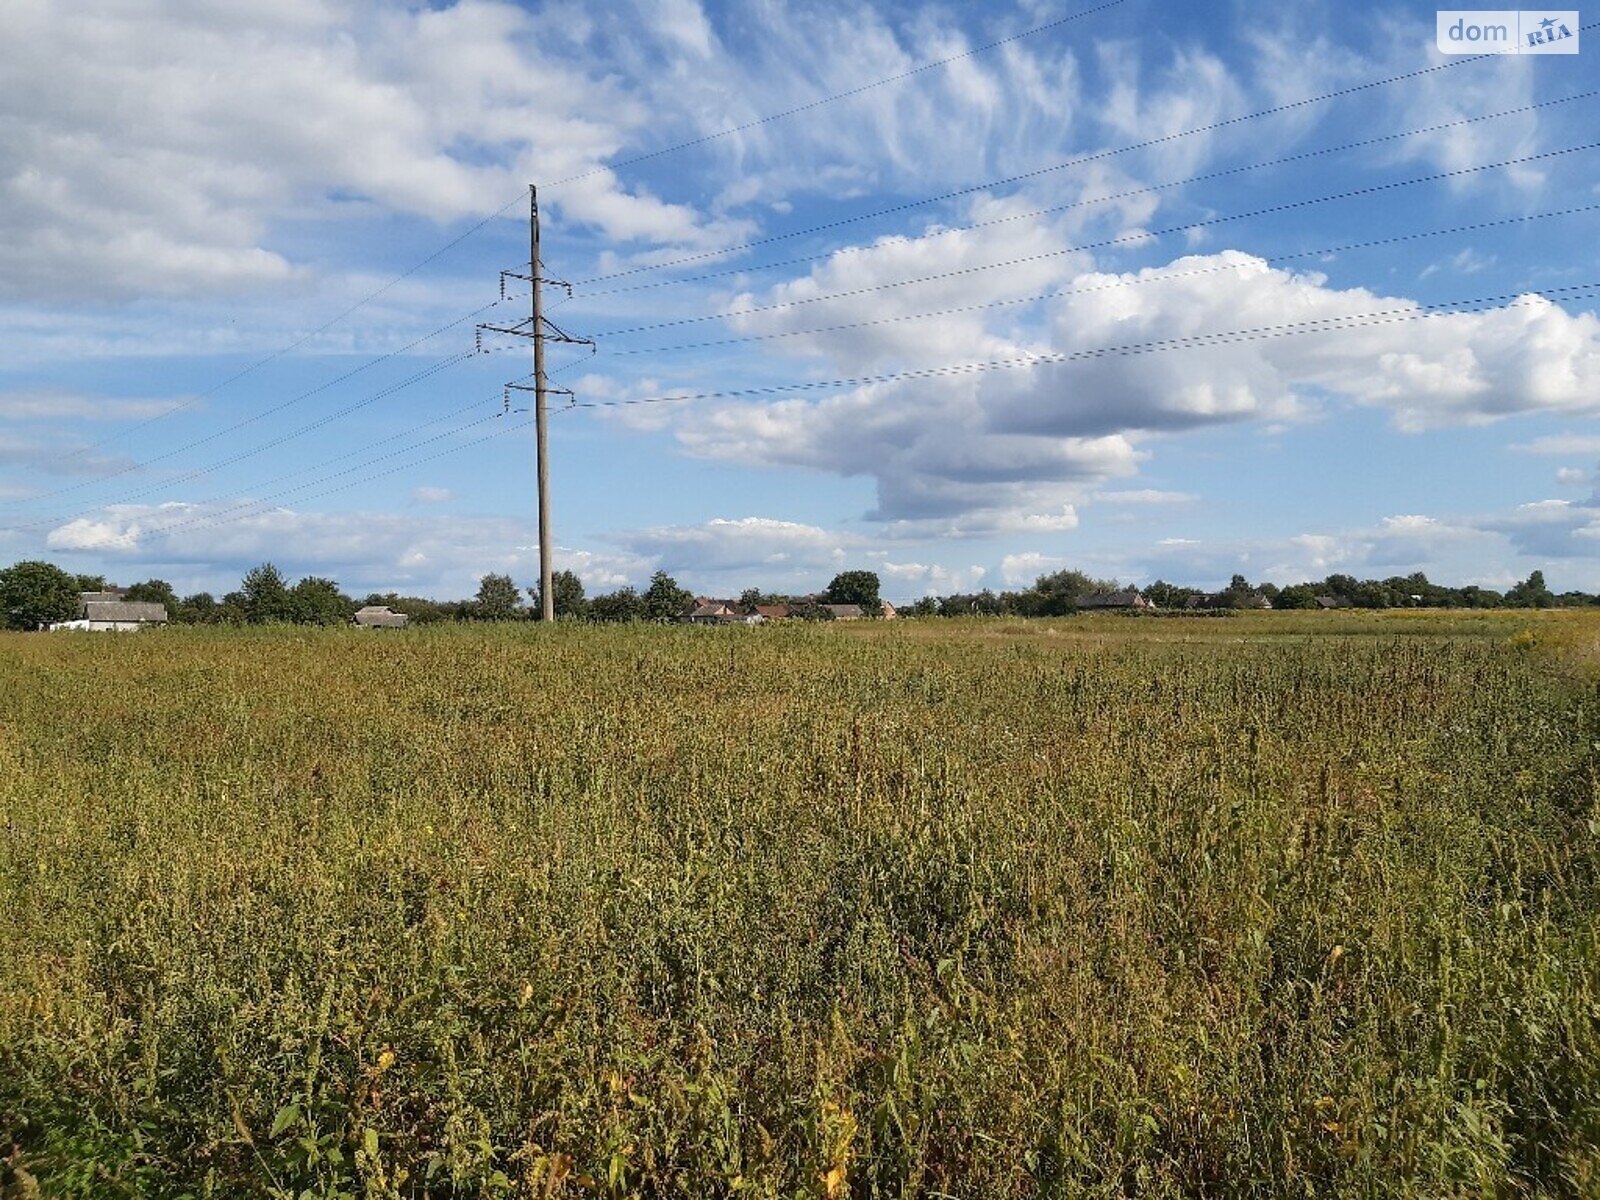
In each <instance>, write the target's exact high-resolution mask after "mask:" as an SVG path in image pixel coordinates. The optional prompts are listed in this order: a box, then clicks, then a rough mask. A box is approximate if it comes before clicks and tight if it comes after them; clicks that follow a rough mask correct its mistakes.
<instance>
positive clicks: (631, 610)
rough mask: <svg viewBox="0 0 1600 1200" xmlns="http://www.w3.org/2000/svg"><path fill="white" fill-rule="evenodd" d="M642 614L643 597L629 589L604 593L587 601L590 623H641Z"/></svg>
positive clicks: (643, 608)
mask: <svg viewBox="0 0 1600 1200" xmlns="http://www.w3.org/2000/svg"><path fill="white" fill-rule="evenodd" d="M644 614H645V607H644V597H643V596H641V595H639V593H638V592H636V591H634V590H633V588H631V587H624V588H618V589H617V590H616V591H614V592H604V593H602V594H601V595H598V596H596V597H595V598H594V599H593V600H591V601H589V619H590V620H591V621H608V622H622V621H642V620H644Z"/></svg>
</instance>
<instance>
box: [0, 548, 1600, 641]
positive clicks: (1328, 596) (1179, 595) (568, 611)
mask: <svg viewBox="0 0 1600 1200" xmlns="http://www.w3.org/2000/svg"><path fill="white" fill-rule="evenodd" d="M106 587H107V583H106V580H105V577H104V576H101V575H76V574H72V573H71V572H68V571H64V570H62V569H61V568H60V567H57V566H55V565H54V564H52V563H48V562H41V561H29V562H19V563H15V564H13V565H12V566H10V567H7V568H5V569H3V570H0V623H3V625H4V627H5V628H8V629H40V628H43V627H45V626H47V625H49V624H52V623H54V622H57V621H70V620H72V619H73V618H74V617H76V616H77V615H78V609H79V594H80V593H82V592H90V591H101V590H104V589H106ZM879 589H880V582H879V579H878V576H877V574H876V573H875V572H872V571H843V572H841V573H839V574H838V575H836V576H834V578H833V580H832V582H830V583H829V584H828V586H827V588H825V589H824V590H823V591H821V592H820V593H814V594H808V595H803V596H795V595H785V594H782V593H776V592H763V591H761V590H760V589H758V588H749V589H746V590H745V591H744V592H742V593H741V594H740V596H739V598H738V600H737V601H736V602H735V603H736V604H737V605H738V606H740V607H741V608H742V609H743V610H744V611H747V612H751V611H754V609H755V606H757V605H765V604H786V605H788V606H789V613H790V615H791V616H794V617H798V618H801V619H806V618H812V619H823V618H825V617H826V616H827V615H828V613H827V610H826V609H825V608H824V607H823V605H826V604H855V605H859V606H860V607H861V609H862V611H863V612H864V614H865V615H867V616H877V615H880V614H881V612H882V599H881V597H880V594H879ZM122 590H123V592H124V599H127V600H137V601H149V602H154V603H157V604H160V605H162V606H163V607H165V609H166V611H167V619H168V620H169V621H171V622H173V623H175V624H180V625H261V624H295V625H345V624H348V623H349V622H350V620H351V618H352V617H353V616H354V614H355V611H356V609H357V608H358V607H360V606H362V605H364V604H381V605H386V606H388V607H389V608H391V609H393V610H394V611H395V612H401V613H405V614H406V615H407V616H408V617H410V618H411V620H413V621H415V622H418V623H428V622H433V621H520V620H537V619H538V614H539V611H540V609H541V605H540V597H539V589H538V586H537V585H535V586H531V587H526V588H524V587H520V586H519V585H518V584H517V582H516V581H515V580H514V579H513V578H512V577H511V576H510V575H504V574H489V575H485V576H483V577H482V578H481V579H480V580H479V583H478V590H477V593H476V594H475V595H474V596H472V597H471V598H470V599H465V600H434V599H430V598H428V597H425V596H405V595H401V594H399V593H397V592H371V593H368V594H367V595H366V596H365V597H364V598H362V599H359V600H358V599H356V598H355V597H352V596H349V595H347V594H345V592H344V591H342V590H341V589H340V587H339V585H338V583H336V582H335V581H334V580H332V579H328V578H324V577H322V576H319V575H307V576H305V577H304V578H302V579H300V580H298V581H297V582H295V583H292V584H291V583H290V582H289V580H288V579H287V578H286V577H285V576H284V574H283V572H282V571H280V570H279V569H278V568H277V567H276V566H274V565H273V564H272V563H270V562H267V563H262V564H261V565H260V566H258V567H253V568H251V569H250V570H249V571H247V572H245V575H244V577H243V579H241V580H240V582H239V587H238V588H237V589H236V590H235V591H231V592H227V593H225V594H224V595H222V596H220V597H219V596H215V595H213V594H212V593H210V592H195V593H193V594H191V595H187V596H179V595H178V594H177V592H176V591H175V590H174V589H173V587H172V585H171V584H169V583H167V582H166V581H165V580H162V579H146V580H143V581H141V582H139V583H135V584H132V585H130V586H129V587H127V588H125V589H122ZM1120 590H1122V589H1121V588H1120V587H1119V585H1118V583H1117V581H1116V580H1115V579H1095V578H1092V577H1091V576H1089V575H1086V574H1084V573H1083V572H1081V571H1075V570H1063V571H1053V572H1049V573H1047V574H1044V575H1040V576H1039V577H1038V579H1036V580H1035V581H1034V583H1033V584H1032V585H1031V586H1030V587H1027V588H1022V589H1019V590H1015V591H1001V592H995V591H992V590H990V589H985V590H983V591H979V592H958V593H953V594H951V595H948V596H924V597H923V598H922V599H920V600H918V601H916V602H915V603H914V604H912V605H910V606H909V607H908V608H907V609H906V610H904V612H903V614H902V615H905V616H916V617H956V616H974V615H978V616H1020V617H1052V616H1065V615H1068V614H1071V613H1074V612H1076V611H1078V608H1079V605H1080V603H1081V602H1082V601H1084V600H1085V599H1086V598H1088V597H1091V596H1104V595H1109V594H1112V593H1116V592H1118V591H1120ZM1129 590H1137V592H1138V594H1139V595H1141V596H1142V597H1143V598H1144V599H1145V600H1147V601H1149V602H1150V603H1151V604H1153V605H1155V606H1156V607H1158V608H1164V609H1182V608H1186V607H1191V606H1194V605H1196V604H1198V605H1199V606H1201V607H1204V608H1207V609H1214V610H1226V609H1230V608H1232V609H1243V608H1260V607H1264V606H1265V605H1266V604H1270V605H1271V607H1273V608H1290V609H1295V608H1318V607H1323V606H1325V605H1328V604H1332V605H1335V606H1338V607H1351V608H1371V609H1377V608H1555V607H1574V606H1581V605H1593V604H1600V596H1595V595H1592V594H1590V593H1588V592H1581V591H1568V592H1560V593H1556V592H1552V591H1551V590H1550V589H1549V588H1548V587H1547V586H1546V585H1545V580H1544V573H1543V572H1542V571H1534V572H1533V573H1532V574H1531V575H1529V576H1528V578H1527V579H1525V580H1523V581H1522V582H1521V583H1518V584H1516V585H1515V586H1514V587H1511V588H1509V589H1507V590H1506V591H1504V592H1499V591H1495V590H1493V589H1491V588H1483V587H1478V586H1476V585H1471V586H1467V587H1446V586H1443V585H1441V584H1436V583H1433V582H1431V581H1430V580H1429V579H1428V577H1427V576H1426V575H1424V574H1423V573H1422V572H1420V571H1418V572H1415V573H1413V574H1411V575H1404V576H1392V577H1390V578H1388V579H1356V578H1355V577H1354V576H1351V575H1338V574H1335V575H1329V576H1328V577H1327V578H1325V579H1322V580H1320V581H1314V582H1304V583H1296V584H1290V585H1286V586H1282V587H1280V586H1278V585H1277V584H1274V583H1256V584H1252V583H1250V582H1249V581H1248V580H1246V579H1245V578H1244V576H1242V575H1235V576H1234V577H1233V579H1232V581H1231V582H1230V583H1229V585H1228V586H1227V587H1226V588H1224V589H1222V590H1221V591H1220V592H1205V591H1203V590H1202V589H1199V588H1192V587H1184V586H1181V585H1179V584H1173V583H1167V582H1166V581H1164V580H1159V579H1158V580H1156V581H1155V582H1154V583H1152V584H1149V585H1148V586H1146V587H1143V588H1139V589H1129ZM551 597H552V602H553V605H554V608H555V614H556V617H557V619H561V620H583V621H596V622H623V621H673V620H676V619H678V618H679V617H681V616H682V615H683V614H684V613H685V612H686V611H687V610H688V608H689V607H690V606H691V605H692V604H693V602H694V599H695V596H694V593H692V592H690V591H688V590H687V589H685V588H683V587H681V586H680V585H679V584H678V581H677V580H676V579H674V578H673V577H672V576H671V575H669V574H668V573H667V572H665V571H657V572H656V573H655V574H654V575H652V576H651V577H650V582H649V584H648V585H647V586H646V587H645V588H644V589H643V590H638V589H635V588H632V587H622V588H618V589H616V590H615V591H610V592H604V593H601V594H599V595H596V596H589V595H588V594H587V593H586V592H585V590H584V586H583V581H582V580H581V579H579V578H578V576H577V575H576V574H574V573H573V572H571V571H557V572H555V573H554V575H553V577H552V579H551Z"/></svg>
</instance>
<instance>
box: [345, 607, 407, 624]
mask: <svg viewBox="0 0 1600 1200" xmlns="http://www.w3.org/2000/svg"><path fill="white" fill-rule="evenodd" d="M409 620H411V618H410V617H408V616H406V614H405V613H403V612H395V611H394V609H392V608H390V607H389V606H388V605H387V604H369V605H367V606H366V607H365V608H358V609H356V615H355V622H356V624H357V625H359V626H360V627H361V628H362V629H404V628H405V627H406V622H407V621H409Z"/></svg>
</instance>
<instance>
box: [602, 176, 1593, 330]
mask: <svg viewBox="0 0 1600 1200" xmlns="http://www.w3.org/2000/svg"><path fill="white" fill-rule="evenodd" d="M1584 212H1600V204H1586V205H1583V206H1582V207H1580V208H1572V209H1563V210H1561V211H1559V212H1553V213H1534V214H1529V215H1527V216H1522V217H1508V218H1505V219H1504V220H1501V221H1491V222H1482V223H1481V224H1482V225H1504V224H1511V223H1520V222H1524V221H1540V220H1548V219H1550V218H1552V217H1560V216H1569V215H1571V214H1573V213H1584ZM1460 228H1461V227H1457V228H1456V229H1452V230H1443V231H1438V232H1430V233H1425V234H1416V233H1413V234H1404V235H1401V236H1398V237H1388V238H1376V239H1374V240H1372V241H1367V242H1351V243H1347V244H1345V245H1343V246H1326V247H1323V248H1321V249H1319V250H1301V251H1299V252H1297V253H1294V254H1283V255H1277V256H1275V257H1271V258H1268V257H1265V256H1263V257H1255V256H1252V257H1251V258H1249V259H1246V260H1243V261H1238V262H1227V263H1221V264H1218V265H1214V266H1209V267H1196V268H1194V269H1192V270H1184V271H1145V272H1140V273H1139V274H1137V275H1132V276H1123V275H1119V276H1116V277H1114V279H1113V280H1112V281H1111V282H1109V283H1102V284H1093V285H1089V286H1085V287H1061V288H1052V289H1050V290H1048V291H1044V292H1036V293H1034V294H1033V295H1029V296H1014V297H1007V298H1005V299H1002V300H986V301H983V302H982V303H979V304H961V305H955V306H952V307H949V308H936V309H931V310H929V311H927V312H918V313H898V314H896V315H894V316H891V317H874V318H871V319H870V320H864V321H843V322H840V323H838V324H835V325H822V326H818V327H816V328H812V329H784V330H778V331H775V332H772V333H753V334H745V335H742V336H740V337H729V338H716V339H711V340H707V341H703V342H682V343H679V344H677V345H671V346H640V347H633V348H625V349H621V350H613V349H609V348H607V349H605V350H603V351H602V353H607V354H611V355H614V356H616V357H619V358H621V357H633V356H636V355H647V354H670V353H677V352H680V351H685V350H709V349H715V348H719V347H723V346H737V345H744V344H747V343H751V342H769V341H776V340H780V339H783V338H800V337H816V336H818V335H820V334H826V333H842V332H844V331H846V330H851V329H868V328H872V327H874V326H879V325H898V324H901V323H903V322H907V321H927V320H932V319H934V318H937V317H951V316H959V315H961V314H963V313H973V312H982V311H985V310H988V309H992V308H1013V307H1018V306H1023V305H1029V304H1037V303H1039V302H1040V301H1044V300H1054V299H1057V298H1059V297H1063V296H1078V295H1084V294H1087V293H1092V292H1108V291H1122V290H1124V289H1126V288H1129V287H1137V286H1142V285H1145V284H1152V283H1168V282H1171V281H1173V280H1179V279H1192V278H1194V277H1196V276H1203V275H1217V274H1222V273H1224V272H1228V271H1242V270H1249V269H1251V268H1254V267H1256V266H1257V265H1258V264H1260V263H1273V262H1285V261H1288V260H1291V259H1296V258H1313V257H1320V256H1323V255H1328V254H1343V253H1348V252H1350V251H1353V250H1361V249H1368V248H1371V247H1374V246H1388V245H1394V244H1395V243H1397V242H1405V241H1412V240H1415V239H1417V238H1421V237H1438V236H1440V235H1441V233H1454V232H1459V231H1460ZM786 307H787V306H786V305H768V306H766V308H752V309H743V310H740V311H739V312H735V313H728V314H724V315H723V318H722V319H728V318H732V317H743V316H746V315H748V314H751V313H760V312H765V311H771V310H772V309H783V308H786ZM707 319H717V318H707Z"/></svg>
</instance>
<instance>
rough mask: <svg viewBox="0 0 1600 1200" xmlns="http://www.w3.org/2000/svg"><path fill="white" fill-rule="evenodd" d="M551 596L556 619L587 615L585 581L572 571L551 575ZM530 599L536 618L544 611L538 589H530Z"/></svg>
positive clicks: (556, 572)
mask: <svg viewBox="0 0 1600 1200" xmlns="http://www.w3.org/2000/svg"><path fill="white" fill-rule="evenodd" d="M550 596H551V599H552V602H553V605H554V608H555V613H556V619H557V620H558V621H559V620H560V619H561V618H562V617H569V618H576V617H582V616H584V615H585V614H586V611H587V609H588V607H589V606H588V604H587V602H586V601H585V600H584V598H583V580H581V579H579V578H578V577H577V576H576V575H575V574H573V573H572V572H571V571H554V572H552V573H551V575H550ZM528 599H529V600H530V601H531V602H532V604H533V611H534V615H535V617H537V616H538V615H539V614H540V613H542V612H543V611H544V606H543V604H542V603H541V602H540V597H539V589H538V587H536V586H535V587H531V588H529V589H528Z"/></svg>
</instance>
